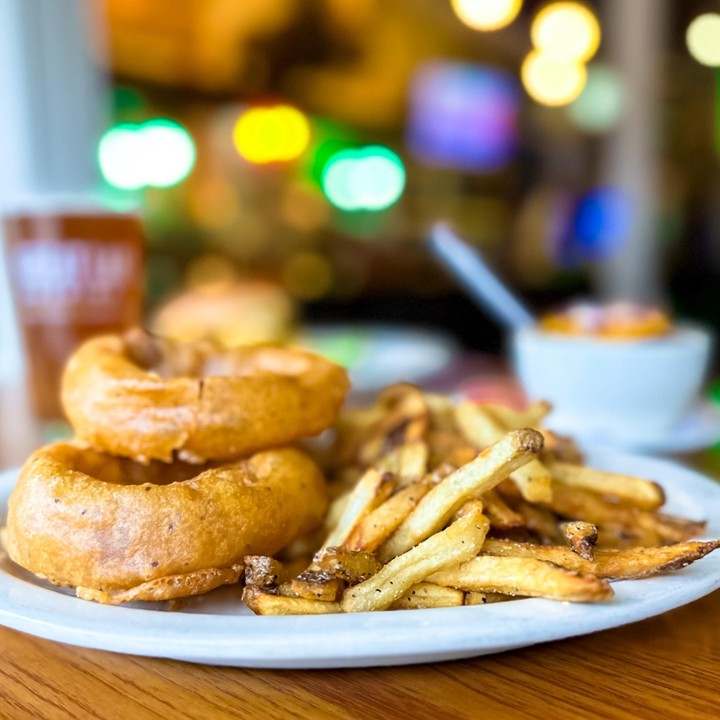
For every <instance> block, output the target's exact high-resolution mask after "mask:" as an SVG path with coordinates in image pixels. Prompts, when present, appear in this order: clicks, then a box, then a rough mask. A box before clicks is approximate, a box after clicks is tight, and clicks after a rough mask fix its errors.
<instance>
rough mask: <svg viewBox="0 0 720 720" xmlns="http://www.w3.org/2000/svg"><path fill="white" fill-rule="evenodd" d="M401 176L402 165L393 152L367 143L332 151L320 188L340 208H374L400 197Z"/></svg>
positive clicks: (384, 206)
mask: <svg viewBox="0 0 720 720" xmlns="http://www.w3.org/2000/svg"><path fill="white" fill-rule="evenodd" d="M405 179H406V175H405V166H404V165H403V162H402V160H401V159H400V157H399V155H397V153H394V152H393V151H392V150H390V149H389V148H386V147H383V146H382V145H369V146H367V147H364V148H359V149H353V150H341V151H340V152H338V153H335V154H334V155H333V156H332V157H331V158H330V159H329V160H328V161H327V163H326V165H325V168H324V170H323V173H322V188H323V192H324V193H325V195H326V197H327V198H328V200H329V201H330V202H331V203H332V204H333V205H334V206H335V207H337V208H339V209H340V210H345V211H347V212H353V211H359V210H370V211H378V210H384V209H386V208H388V207H390V206H391V205H394V204H395V203H396V202H397V201H398V200H399V199H400V196H401V195H402V193H403V190H404V189H405Z"/></svg>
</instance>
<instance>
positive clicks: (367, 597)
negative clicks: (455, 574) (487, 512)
mask: <svg viewBox="0 0 720 720" xmlns="http://www.w3.org/2000/svg"><path fill="white" fill-rule="evenodd" d="M489 527H490V523H489V521H488V520H487V518H486V517H485V516H484V515H481V514H480V515H475V514H470V515H467V516H466V517H464V518H461V519H460V520H457V521H456V522H454V523H453V524H452V525H450V526H449V527H447V528H446V529H445V530H441V531H440V532H438V533H436V534H435V535H433V536H432V537H430V538H428V539H427V540H425V541H423V542H421V543H420V544H419V545H417V546H416V547H414V548H413V549H412V550H408V551H407V552H406V553H404V554H402V555H400V556H398V557H396V558H395V559H393V560H391V561H390V562H389V563H388V564H387V565H385V567H383V568H382V570H380V572H378V573H377V574H375V575H373V576H372V577H371V578H369V579H368V580H366V581H365V582H362V583H360V584H359V585H355V586H354V587H351V588H349V589H348V590H346V591H345V594H344V595H343V599H342V603H341V604H342V608H343V610H344V611H345V612H369V611H372V610H384V609H385V608H388V607H390V606H391V605H392V604H393V603H394V602H396V601H397V600H399V599H400V598H401V597H402V596H403V595H404V594H405V593H406V592H407V590H409V589H410V588H411V587H412V586H413V585H415V584H416V583H419V582H422V581H423V580H424V579H425V578H426V577H427V576H428V575H430V574H432V573H434V572H437V571H438V570H440V569H442V568H444V567H448V566H452V565H456V564H458V563H461V562H463V560H468V559H469V558H471V557H474V556H475V555H477V553H478V551H479V550H480V548H481V547H482V544H483V541H484V540H485V536H486V534H487V531H488V529H489Z"/></svg>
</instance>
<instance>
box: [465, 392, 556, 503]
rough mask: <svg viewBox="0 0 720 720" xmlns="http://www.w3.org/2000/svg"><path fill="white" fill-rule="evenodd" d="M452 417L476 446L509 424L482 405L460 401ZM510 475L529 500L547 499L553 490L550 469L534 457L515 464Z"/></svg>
mask: <svg viewBox="0 0 720 720" xmlns="http://www.w3.org/2000/svg"><path fill="white" fill-rule="evenodd" d="M455 420H456V422H457V424H458V427H459V428H460V430H461V431H462V433H463V435H464V436H465V437H466V438H467V439H468V440H469V441H470V442H471V443H472V444H473V445H476V446H478V447H487V446H488V445H490V444H492V443H494V442H497V441H498V440H499V439H500V438H501V437H502V436H503V435H504V434H505V433H506V432H507V431H508V429H509V428H505V427H504V426H503V425H502V423H501V422H500V420H498V419H497V418H496V417H495V416H494V415H493V414H492V412H491V411H490V410H488V409H487V407H486V406H484V405H477V404H475V403H467V402H466V403H462V404H461V405H458V406H457V408H455ZM510 477H511V478H512V479H513V481H514V482H515V483H516V484H517V486H518V489H519V490H520V492H521V493H522V496H523V497H524V498H525V499H526V500H527V501H528V502H548V501H549V500H550V496H551V494H552V487H551V483H550V479H551V476H550V472H549V471H548V469H547V468H546V467H545V466H544V465H543V464H542V463H541V462H540V461H539V460H537V459H534V458H533V459H531V460H530V461H529V462H527V463H526V464H524V465H523V466H521V467H519V468H517V469H516V470H515V471H514V472H513V473H511V475H510Z"/></svg>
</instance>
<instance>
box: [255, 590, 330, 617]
mask: <svg viewBox="0 0 720 720" xmlns="http://www.w3.org/2000/svg"><path fill="white" fill-rule="evenodd" d="M242 599H243V602H244V603H245V604H246V605H247V606H248V607H249V608H250V609H251V610H252V611H253V612H254V613H255V614H256V615H327V614H331V613H339V612H342V608H341V607H340V603H336V602H322V601H321V600H308V599H306V598H295V597H285V596H284V595H273V594H272V593H269V592H267V591H265V590H261V589H260V588H258V587H254V586H248V587H246V588H245V589H244V590H243V595H242Z"/></svg>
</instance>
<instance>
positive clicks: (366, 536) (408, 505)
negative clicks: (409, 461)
mask: <svg viewBox="0 0 720 720" xmlns="http://www.w3.org/2000/svg"><path fill="white" fill-rule="evenodd" d="M433 487H434V483H433V482H432V481H430V480H419V481H417V482H414V483H411V484H410V485H406V486H405V487H404V488H401V489H400V490H398V491H397V492H396V493H395V494H394V495H392V496H391V497H389V498H388V499H387V500H386V501H385V502H384V503H382V505H380V506H378V507H377V508H375V510H373V511H372V512H370V513H368V514H367V515H365V517H364V518H363V519H362V520H361V521H360V522H359V523H358V524H357V525H356V526H355V528H354V529H353V531H352V532H351V533H350V536H349V537H348V539H347V540H346V541H345V542H344V543H343V547H345V548H347V549H348V550H363V551H365V552H374V551H375V550H377V548H379V547H380V545H382V543H384V542H385V540H387V539H388V538H389V537H390V535H392V534H393V533H394V532H395V530H396V529H397V528H398V527H399V526H400V524H401V523H402V522H403V521H404V520H405V518H406V517H407V516H408V515H409V514H410V513H411V512H412V510H413V509H414V508H415V507H416V505H417V504H418V503H419V502H420V500H422V498H423V497H425V495H427V493H428V492H429V491H430V490H431V489H432V488H433Z"/></svg>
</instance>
